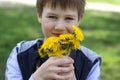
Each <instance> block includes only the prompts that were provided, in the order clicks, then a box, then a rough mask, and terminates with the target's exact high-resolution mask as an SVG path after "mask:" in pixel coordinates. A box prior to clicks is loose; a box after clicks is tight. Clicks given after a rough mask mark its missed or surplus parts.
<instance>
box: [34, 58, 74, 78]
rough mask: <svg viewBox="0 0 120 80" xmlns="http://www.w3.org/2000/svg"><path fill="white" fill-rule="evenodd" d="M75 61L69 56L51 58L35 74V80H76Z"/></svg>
mask: <svg viewBox="0 0 120 80" xmlns="http://www.w3.org/2000/svg"><path fill="white" fill-rule="evenodd" d="M73 63H74V61H73V59H72V58H70V57H67V56H64V57H50V58H49V59H48V60H47V61H46V62H44V63H43V64H42V65H41V66H40V67H39V68H38V69H37V70H36V72H35V73H34V74H33V77H34V79H35V80H76V78H75V74H74V66H73Z"/></svg>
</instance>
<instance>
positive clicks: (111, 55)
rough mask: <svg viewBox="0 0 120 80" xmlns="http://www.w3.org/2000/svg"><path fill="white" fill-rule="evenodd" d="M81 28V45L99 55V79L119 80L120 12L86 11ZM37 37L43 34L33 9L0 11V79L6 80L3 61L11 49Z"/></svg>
mask: <svg viewBox="0 0 120 80" xmlns="http://www.w3.org/2000/svg"><path fill="white" fill-rule="evenodd" d="M91 1H92V0H91ZM93 1H94V0H93ZM80 27H81V28H82V29H83V31H84V35H85V40H84V41H83V43H82V45H84V46H86V47H88V48H90V49H92V50H94V51H95V52H97V53H98V54H100V55H101V56H102V59H103V63H102V67H101V70H102V71H101V80H119V79H120V75H119V73H120V69H119V66H120V34H119V33H120V13H113V12H101V11H92V10H91V11H89V10H87V11H86V12H85V15H84V17H83V20H82V23H81V26H80ZM39 37H43V35H42V33H41V27H40V24H39V23H38V21H37V15H36V10H35V7H30V6H29V7H28V6H23V5H22V6H21V5H19V6H16V7H13V8H0V80H5V78H4V74H5V73H4V72H5V65H6V60H7V58H8V56H9V54H10V52H11V50H12V48H13V47H14V46H15V45H16V44H17V43H18V42H20V41H21V40H32V39H36V38H39Z"/></svg>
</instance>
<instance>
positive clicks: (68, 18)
mask: <svg viewBox="0 0 120 80" xmlns="http://www.w3.org/2000/svg"><path fill="white" fill-rule="evenodd" d="M65 20H74V19H73V18H71V17H66V18H65Z"/></svg>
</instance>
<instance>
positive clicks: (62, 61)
mask: <svg viewBox="0 0 120 80" xmlns="http://www.w3.org/2000/svg"><path fill="white" fill-rule="evenodd" d="M54 63H55V65H56V66H69V64H73V63H74V60H73V59H72V58H70V57H64V56H63V57H60V58H55V61H54Z"/></svg>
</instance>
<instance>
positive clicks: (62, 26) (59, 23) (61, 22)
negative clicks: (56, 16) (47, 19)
mask: <svg viewBox="0 0 120 80" xmlns="http://www.w3.org/2000/svg"><path fill="white" fill-rule="evenodd" d="M65 29H66V24H65V22H64V20H58V21H57V22H56V24H55V30H57V31H64V30H65Z"/></svg>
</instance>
